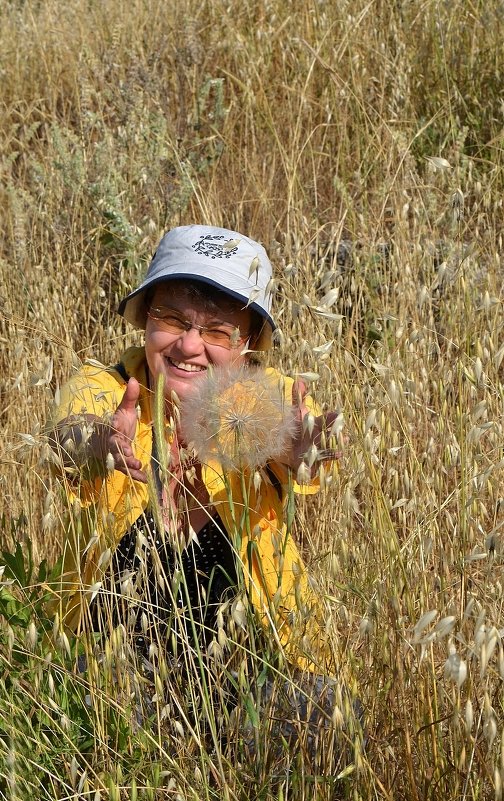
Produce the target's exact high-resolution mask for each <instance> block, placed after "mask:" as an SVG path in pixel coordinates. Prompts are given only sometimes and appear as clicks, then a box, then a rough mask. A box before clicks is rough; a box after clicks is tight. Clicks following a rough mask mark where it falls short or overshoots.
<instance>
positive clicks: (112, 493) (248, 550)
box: [53, 348, 333, 673]
mask: <svg viewBox="0 0 504 801" xmlns="http://www.w3.org/2000/svg"><path fill="white" fill-rule="evenodd" d="M120 364H121V367H120V369H119V370H118V367H117V366H116V367H109V368H105V367H104V366H103V365H100V364H99V363H97V362H87V363H86V364H85V365H84V366H83V368H82V369H81V370H80V371H79V372H78V373H77V374H76V375H75V376H74V377H72V379H71V380H70V381H69V382H68V383H67V384H66V385H65V386H64V387H63V388H62V390H61V393H60V398H59V402H58V404H57V408H56V409H55V412H54V415H53V423H54V424H56V423H58V422H59V421H61V420H63V419H65V418H66V417H68V416H69V415H73V416H77V417H78V416H79V415H84V414H92V415H97V416H99V417H105V418H106V417H107V415H111V414H113V412H114V411H115V409H116V408H117V406H118V405H119V403H120V401H121V399H122V396H123V394H124V391H125V386H126V381H125V378H124V377H123V375H121V373H123V374H124V373H126V374H127V376H129V377H132V376H133V377H135V378H137V380H138V381H139V383H140V399H139V406H140V413H139V419H138V424H137V430H136V437H135V442H134V450H135V455H136V457H137V458H138V459H139V460H140V461H141V462H142V469H143V470H144V471H145V472H148V471H150V469H151V455H152V444H153V435H152V410H151V397H152V393H151V392H150V390H148V389H147V374H146V362H145V352H144V349H143V348H129V349H128V350H127V351H126V352H125V353H124V355H123V356H122V359H121V363H120ZM268 372H269V373H270V374H272V375H278V377H280V374H277V373H276V371H274V370H273V369H272V368H268ZM292 383H293V381H292V379H289V378H285V393H286V398H287V399H288V401H290V398H291V393H292ZM308 405H310V403H309V401H308ZM269 468H270V470H271V472H272V473H273V474H274V476H275V477H276V479H277V482H275V484H276V485H277V486H275V485H274V483H273V482H272V481H271V480H268V479H267V478H266V477H265V480H263V481H262V482H261V485H260V487H258V488H257V489H256V488H255V487H254V481H253V476H252V475H251V474H249V473H248V472H246V471H245V472H244V473H243V474H239V473H238V472H234V473H233V472H230V473H226V475H224V474H223V471H222V468H221V467H220V465H219V464H218V463H217V462H210V463H209V464H207V465H203V467H202V478H203V481H204V483H205V485H206V488H207V491H208V494H209V497H210V501H211V503H213V504H214V505H215V506H216V507H217V508H218V511H219V515H220V517H221V519H222V522H223V524H224V526H225V528H226V531H227V534H228V536H229V539H230V541H231V542H232V543H233V544H234V546H235V547H236V549H237V553H238V556H239V560H240V562H241V565H242V569H243V576H244V584H245V587H246V590H247V595H248V598H249V601H250V602H251V603H252V605H253V607H254V609H255V611H256V614H257V615H258V616H259V618H260V619H261V621H262V622H263V624H264V625H267V626H270V627H272V628H273V630H274V631H275V632H276V634H277V636H278V640H279V644H281V645H282V646H283V647H284V648H285V651H286V654H287V656H288V658H289V659H290V661H292V662H294V663H295V664H297V665H298V666H299V667H302V668H305V669H306V668H308V669H311V670H314V671H316V672H324V673H327V672H333V669H332V666H331V659H330V657H329V654H328V649H327V647H326V644H325V642H324V640H325V638H324V637H323V633H322V632H323V625H322V624H321V619H322V617H321V614H320V612H321V610H320V607H319V603H318V600H317V598H316V597H315V594H314V592H313V590H312V589H311V587H310V585H309V582H308V576H307V572H306V568H305V566H304V564H303V561H302V559H301V556H300V554H299V551H298V549H297V546H296V544H295V542H294V540H293V539H292V537H291V535H290V533H289V532H288V531H287V525H286V517H287V508H289V516H290V510H291V509H292V501H293V499H292V493H293V492H297V493H308V494H309V493H313V492H317V489H318V487H317V484H316V482H313V483H312V484H310V485H307V486H299V485H298V484H297V483H296V482H295V481H294V480H293V478H292V475H291V471H289V470H288V469H287V468H286V467H285V466H283V465H280V464H270V465H269ZM63 481H64V486H65V491H66V495H67V498H68V502H69V509H70V515H69V524H68V527H67V530H66V541H65V543H64V572H63V580H62V587H61V593H60V596H59V597H60V601H59V613H60V617H61V620H62V621H63V622H64V624H65V625H66V626H68V627H69V628H71V629H72V630H74V631H76V630H78V629H79V628H80V626H81V623H82V618H83V614H84V613H85V610H86V608H87V605H88V603H89V601H90V600H91V598H92V597H93V593H94V592H96V583H97V582H99V581H100V579H101V576H102V572H103V570H102V565H104V564H106V563H107V555H108V550H109V549H110V552H112V551H113V550H114V548H115V547H116V546H117V545H118V543H119V541H120V540H121V538H122V537H123V535H124V534H125V533H126V531H127V530H128V528H129V527H130V526H131V525H132V524H133V523H134V521H135V520H137V519H138V518H139V517H140V515H141V514H142V513H143V511H144V510H145V509H146V507H147V505H148V503H149V489H148V486H147V485H146V484H143V483H142V482H138V481H133V480H132V479H131V478H129V477H128V476H126V475H124V474H123V473H121V472H119V471H117V470H116V471H112V472H111V473H107V474H104V475H103V476H99V477H96V478H93V479H89V478H88V479H86V477H85V476H83V475H81V476H80V479H77V480H76V478H75V477H68V476H66V475H64V476H63ZM244 495H245V497H244ZM243 510H246V514H243Z"/></svg>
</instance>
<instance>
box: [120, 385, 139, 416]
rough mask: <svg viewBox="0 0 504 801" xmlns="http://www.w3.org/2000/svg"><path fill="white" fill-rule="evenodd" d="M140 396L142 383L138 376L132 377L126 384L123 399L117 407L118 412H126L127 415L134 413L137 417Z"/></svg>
mask: <svg viewBox="0 0 504 801" xmlns="http://www.w3.org/2000/svg"><path fill="white" fill-rule="evenodd" d="M139 397H140V384H139V383H138V381H137V380H136V378H130V379H129V381H128V384H127V386H126V390H125V392H124V395H123V396H122V400H121V402H120V404H119V406H118V407H117V411H118V412H124V413H126V414H127V415H129V414H134V415H135V418H136V407H137V403H138V399H139Z"/></svg>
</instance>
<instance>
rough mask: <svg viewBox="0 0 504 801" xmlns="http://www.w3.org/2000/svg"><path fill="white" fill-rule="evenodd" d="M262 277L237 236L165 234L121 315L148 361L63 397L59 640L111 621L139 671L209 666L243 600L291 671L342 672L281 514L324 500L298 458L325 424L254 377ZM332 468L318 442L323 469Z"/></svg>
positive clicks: (257, 248) (264, 265)
mask: <svg viewBox="0 0 504 801" xmlns="http://www.w3.org/2000/svg"><path fill="white" fill-rule="evenodd" d="M271 276H272V269H271V264H270V262H269V259H268V257H267V254H266V251H265V250H264V248H263V247H262V246H261V245H259V244H258V243H257V242H254V241H253V240H251V239H249V238H248V237H246V236H243V235H241V234H238V233H236V232H234V231H228V230H226V229H221V228H213V227H208V226H187V227H183V228H176V229H174V230H172V231H170V232H168V233H167V234H166V235H165V236H164V237H163V239H162V240H161V243H160V245H159V247H158V250H157V251H156V254H155V255H154V258H153V260H152V262H151V265H150V267H149V270H148V272H147V276H146V278H145V280H144V281H143V283H142V284H141V285H140V286H139V287H138V289H137V290H135V291H134V292H132V293H131V294H130V295H128V296H127V297H126V298H125V299H124V300H123V301H122V302H121V304H120V306H119V313H120V314H122V315H123V316H124V317H125V318H126V320H128V321H129V322H131V323H132V324H133V325H135V326H136V327H137V328H141V329H145V346H144V347H142V348H130V349H129V350H128V351H126V353H124V354H123V356H122V357H121V360H120V362H119V364H117V365H115V366H114V367H110V368H105V367H101V366H99V365H98V366H97V364H96V363H93V364H86V365H84V367H83V369H82V370H81V371H80V372H79V373H78V374H77V375H76V376H74V377H73V378H72V379H71V380H70V381H69V383H68V384H67V385H66V386H65V387H64V388H63V390H62V392H61V398H60V403H59V405H58V408H57V409H56V411H55V416H54V429H53V437H52V438H53V444H54V447H55V449H56V450H57V452H58V453H59V455H60V457H61V464H62V468H63V471H64V478H65V479H66V481H65V488H66V491H67V494H68V499H69V506H70V508H71V509H72V510H73V525H72V526H70V527H68V529H67V536H66V541H65V543H64V549H65V574H64V583H63V585H62V591H61V599H60V604H59V614H60V619H61V620H62V621H63V622H64V623H65V624H66V625H67V626H68V627H70V628H72V629H74V630H81V629H86V628H88V629H89V628H91V629H92V630H94V631H98V632H102V633H103V632H107V631H110V628H111V626H112V627H114V626H117V625H118V624H122V625H124V626H126V627H127V629H128V631H129V632H130V633H131V636H132V640H133V643H134V647H135V648H136V649H137V650H138V652H139V653H142V654H143V655H144V657H145V658H147V659H148V660H150V661H152V660H153V659H154V655H155V653H159V650H156V649H159V647H161V648H162V649H164V650H165V651H166V652H170V654H171V658H176V657H177V652H178V646H177V643H178V644H179V645H180V643H186V645H187V646H188V647H189V648H193V647H195V646H196V644H197V647H198V648H200V647H201V648H204V649H205V648H207V646H208V647H209V646H210V645H213V647H214V651H215V647H216V646H217V644H218V643H217V628H218V625H217V621H218V620H219V615H222V612H221V611H219V610H221V609H222V604H223V603H225V602H226V601H227V602H230V603H234V607H233V608H234V609H235V611H236V609H238V608H244V607H243V600H241V599H239V604H241V606H240V607H239V606H238V605H237V604H238V600H237V599H238V598H239V593H240V592H241V593H242V597H243V598H244V599H245V602H246V603H248V605H249V606H250V608H251V609H253V610H254V612H255V614H256V616H257V617H258V619H259V620H260V621H261V622H262V623H263V624H264V625H265V626H268V627H270V628H273V630H274V632H275V641H276V642H277V643H278V646H279V648H281V649H282V650H283V651H284V653H285V655H286V656H287V658H288V659H289V660H290V661H291V663H292V664H293V665H294V666H296V667H297V668H302V669H303V670H309V671H311V672H312V673H314V674H327V673H332V674H333V675H334V674H335V672H336V671H335V666H334V664H333V663H332V656H331V652H330V649H328V648H327V647H326V644H325V638H324V635H323V622H322V621H323V614H320V609H319V606H318V602H317V599H316V597H315V594H314V591H313V589H312V588H311V585H310V583H309V580H308V575H307V572H306V569H305V567H304V565H303V562H302V560H301V557H300V554H299V551H298V549H297V547H296V544H295V543H294V540H293V538H292V536H291V533H290V529H289V527H288V525H287V520H286V518H287V513H286V510H287V507H288V505H289V508H291V504H290V503H289V504H288V503H287V501H288V499H289V498H291V495H292V491H294V492H303V493H311V492H315V491H316V490H317V482H316V480H315V479H312V478H311V477H310V468H309V467H308V465H307V464H306V462H305V461H304V459H305V456H306V454H307V453H308V451H309V452H310V454H311V455H312V456H313V454H314V453H317V448H319V446H320V445H321V441H322V440H323V439H324V436H325V433H326V431H328V430H329V429H330V427H331V425H332V423H333V422H334V420H335V418H336V414H335V413H333V412H330V413H327V414H326V415H319V416H317V415H316V414H315V415H313V411H314V410H313V407H312V404H311V402H310V399H309V398H307V397H306V392H305V388H304V386H303V385H302V384H300V383H299V382H298V383H295V382H293V380H292V379H289V378H288V377H285V376H281V375H280V374H279V373H277V372H276V371H275V370H272V369H271V368H270V369H267V370H264V369H262V368H258V367H257V366H254V365H253V356H254V353H255V352H256V351H258V350H267V349H268V348H269V347H270V345H271V334H272V331H273V330H274V328H275V323H274V321H273V318H272V317H271V314H270V305H271V303H270V294H269V291H268V290H269V287H270V286H271ZM160 387H161V388H162V389H161V392H162V393H163V394H162V395H161V396H160V395H159V392H160V390H159V388H160ZM156 393H157V394H156ZM159 397H160V399H161V417H162V418H163V419H162V421H161V424H160V425H159V413H158V412H159V408H160V406H159ZM309 412H311V413H312V416H311V418H310V425H303V419H304V417H305V416H306V415H307V414H308V413H309ZM154 420H156V421H157V423H158V426H157V428H156V426H155V425H154V423H153V421H154ZM154 428H156V431H155V432H154ZM256 440H257V441H256ZM235 451H236V453H235ZM236 454H238V455H239V458H235V456H236ZM334 456H335V453H334V452H333V451H331V450H328V449H327V448H326V447H325V445H324V449H323V455H322V452H320V457H319V459H318V461H321V460H322V459H324V460H325V459H332V458H334ZM310 465H312V466H313V465H315V466H316V465H317V459H315V460H314V459H310ZM301 467H302V468H303V469H302V471H301V473H302V475H303V476H304V477H305V479H306V477H307V484H305V486H300V485H299V484H298V483H297V481H296V476H297V475H298V471H299V469H300V468H301ZM313 472H314V473H315V469H314V470H313ZM76 518H78V521H77V523H76V522H75V521H76ZM180 575H182V576H183V577H184V581H183V582H182V585H181V584H180ZM243 592H244V593H245V595H243ZM233 599H235V600H234V601H233ZM187 605H189V609H190V612H189V613H188V615H186V616H185V617H184V616H183V615H180V614H178V615H177V613H176V610H177V609H179V610H180V609H183V608H186V607H187ZM242 623H243V620H242V618H241V617H240V625H241V624H242ZM296 630H297V634H296V635H295V631H296ZM153 646H155V647H154V650H153ZM210 651H211V649H210ZM313 686H316V682H315V684H313ZM324 686H325V687H327V684H324ZM325 693H326V694H325V700H324V705H323V709H325V710H326V716H327V719H328V720H329V719H330V718H331V715H332V711H333V710H332V708H331V703H332V702H333V701H334V696H333V694H331V692H327V689H326V691H325ZM314 703H319V705H320V703H321V701H320V699H318V701H317V699H315V701H314ZM310 714H311V713H310ZM321 714H324V713H321Z"/></svg>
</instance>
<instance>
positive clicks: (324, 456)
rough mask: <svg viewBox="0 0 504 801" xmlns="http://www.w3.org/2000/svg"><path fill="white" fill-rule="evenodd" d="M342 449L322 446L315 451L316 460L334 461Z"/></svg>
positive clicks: (341, 454) (339, 455)
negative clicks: (336, 449) (322, 447)
mask: <svg viewBox="0 0 504 801" xmlns="http://www.w3.org/2000/svg"><path fill="white" fill-rule="evenodd" d="M342 456H343V451H334V450H332V449H331V448H324V449H323V450H319V452H318V453H317V460H316V461H317V462H334V461H336V459H341V457H342Z"/></svg>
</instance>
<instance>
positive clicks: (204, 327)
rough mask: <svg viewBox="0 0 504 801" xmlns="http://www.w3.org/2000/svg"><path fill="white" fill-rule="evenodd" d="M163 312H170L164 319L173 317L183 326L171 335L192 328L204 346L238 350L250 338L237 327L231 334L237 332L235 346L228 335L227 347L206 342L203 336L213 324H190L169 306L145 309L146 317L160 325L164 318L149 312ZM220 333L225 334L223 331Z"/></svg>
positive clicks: (212, 327) (223, 323) (221, 323)
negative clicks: (197, 332) (197, 333)
mask: <svg viewBox="0 0 504 801" xmlns="http://www.w3.org/2000/svg"><path fill="white" fill-rule="evenodd" d="M164 310H166V311H167V312H171V314H167V315H166V317H173V318H175V319H177V320H179V321H180V323H181V325H182V326H183V329H182V331H180V332H176V331H172V332H171V333H173V334H176V333H180V334H182V333H187V332H189V331H190V330H191V329H192V328H194V329H195V330H196V331H199V335H200V337H201V338H202V340H203V342H204V343H205V344H206V345H210V346H211V347H215V348H226V350H236V348H239V347H240V345H243V344H245V342H246V341H247V340H248V339H250V336H251V334H250V333H248V334H242V333H241V331H240V329H239V328H238V326H234V328H233V333H234V331H238V335H239V336H238V339H237V342H236V345H233V344H232V341H231V336H232V334H230V335H229V345H225V344H218V343H216V342H208V341H207V340H206V339H205V336H204V335H205V333H206V332H207V331H211V330H212V329H214V328H215V326H216V324H215V323H214V324H213V325H198V323H192V322H191V321H190V320H184V318H183V317H179V316H178V313H177V310H176V309H172V308H171V307H170V306H150V307H149V308H148V309H147V317H150V319H151V320H154V321H155V322H161V323H162V322H163V320H164V319H166V318H165V317H155V316H154V315H153V314H151V312H152V311H156V312H157V311H164ZM217 325H229V326H231V325H232V324H231V323H226V322H224V320H222V321H221V322H220V323H218V324H217ZM222 333H227V332H224V331H223V332H222Z"/></svg>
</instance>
